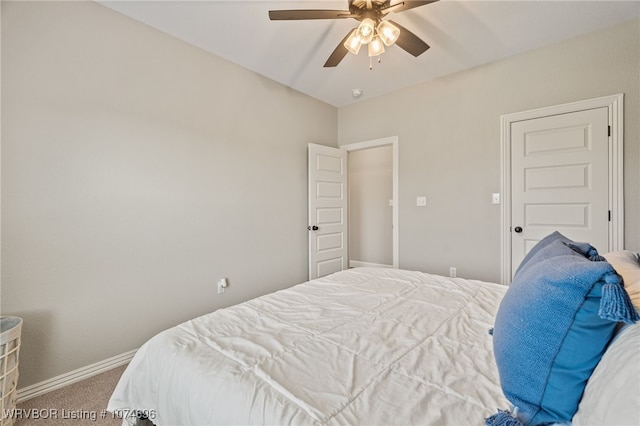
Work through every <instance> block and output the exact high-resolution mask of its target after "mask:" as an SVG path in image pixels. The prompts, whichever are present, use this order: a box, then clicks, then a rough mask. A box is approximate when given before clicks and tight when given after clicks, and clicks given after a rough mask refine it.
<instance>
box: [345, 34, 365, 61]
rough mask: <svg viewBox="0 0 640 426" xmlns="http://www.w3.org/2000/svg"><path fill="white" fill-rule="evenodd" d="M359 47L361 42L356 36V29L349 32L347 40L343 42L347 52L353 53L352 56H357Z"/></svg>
mask: <svg viewBox="0 0 640 426" xmlns="http://www.w3.org/2000/svg"><path fill="white" fill-rule="evenodd" d="M361 46H362V41H361V40H360V37H359V35H358V29H357V28H356V29H354V30H353V31H351V34H349V37H347V40H346V41H345V42H344V47H345V49H347V50H348V51H349V52H351V53H353V54H354V55H357V54H358V52H359V51H360V47H361Z"/></svg>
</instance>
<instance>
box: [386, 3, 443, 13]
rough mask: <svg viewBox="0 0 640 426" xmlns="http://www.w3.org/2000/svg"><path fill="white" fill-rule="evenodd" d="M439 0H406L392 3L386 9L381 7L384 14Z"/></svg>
mask: <svg viewBox="0 0 640 426" xmlns="http://www.w3.org/2000/svg"><path fill="white" fill-rule="evenodd" d="M437 1H438V0H405V1H402V2H399V3H396V4H392V5H390V6H388V7H385V8H384V9H380V12H381V13H382V15H383V16H384V15H386V14H387V13H391V12H402V11H404V10H409V9H413V8H416V7H420V6H424V5H426V4H429V3H435V2H437Z"/></svg>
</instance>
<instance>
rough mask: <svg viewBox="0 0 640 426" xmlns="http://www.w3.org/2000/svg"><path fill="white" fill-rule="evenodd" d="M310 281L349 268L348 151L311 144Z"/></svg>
mask: <svg viewBox="0 0 640 426" xmlns="http://www.w3.org/2000/svg"><path fill="white" fill-rule="evenodd" d="M308 162H309V279H310V280H311V279H314V278H318V277H322V276H324V275H328V274H331V273H333V272H337V271H341V270H343V269H346V268H347V265H348V259H347V253H348V251H347V151H346V150H344V149H339V148H332V147H328V146H324V145H316V144H309V160H308Z"/></svg>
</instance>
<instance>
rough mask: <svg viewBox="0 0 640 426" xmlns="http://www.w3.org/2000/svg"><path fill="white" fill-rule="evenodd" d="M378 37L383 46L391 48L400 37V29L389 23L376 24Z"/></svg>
mask: <svg viewBox="0 0 640 426" xmlns="http://www.w3.org/2000/svg"><path fill="white" fill-rule="evenodd" d="M378 36H380V39H381V40H382V42H383V43H384V44H385V46H391V45H392V44H393V43H395V42H396V40H398V37H400V28H398V27H396V26H395V25H393V24H392V23H391V22H389V21H382V22H380V24H378Z"/></svg>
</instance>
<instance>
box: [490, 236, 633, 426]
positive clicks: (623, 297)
mask: <svg viewBox="0 0 640 426" xmlns="http://www.w3.org/2000/svg"><path fill="white" fill-rule="evenodd" d="M554 234H555V233H554ZM552 235H553V234H552ZM539 244H541V245H542V246H541V247H537V246H536V247H534V249H532V251H533V252H534V253H533V254H532V255H531V256H528V258H525V260H526V262H524V261H523V264H521V267H520V268H518V272H517V273H516V275H515V277H514V279H513V282H512V283H511V285H510V286H509V289H508V290H507V292H506V294H505V297H504V299H503V300H502V302H501V304H500V307H499V309H498V313H497V315H496V321H495V325H494V328H493V347H494V356H495V360H496V364H497V366H498V372H499V374H500V384H501V386H502V389H503V392H504V394H505V396H506V397H507V399H508V400H509V401H510V402H511V403H512V404H513V407H512V408H511V411H510V412H509V411H499V412H498V413H497V414H495V415H493V416H491V417H489V418H488V419H486V423H487V425H494V426H497V425H509V424H513V425H517V424H523V425H536V424H546V423H562V422H570V421H571V419H572V417H573V415H574V414H575V412H576V411H577V409H578V403H579V402H580V398H581V397H582V392H583V391H584V387H585V386H586V383H587V380H588V379H589V377H590V376H591V373H592V372H593V370H594V369H595V367H596V365H597V364H598V362H599V361H600V358H601V357H602V355H603V353H604V351H605V349H606V347H607V345H608V343H609V341H610V340H611V337H612V335H613V332H614V330H615V328H616V322H617V321H624V322H629V323H631V322H635V321H637V320H638V319H639V318H638V314H637V313H636V311H635V310H634V309H633V305H632V304H631V301H630V300H629V297H628V295H627V294H626V292H625V291H624V289H623V288H622V285H621V280H620V277H619V276H618V275H617V274H616V272H615V270H614V269H613V267H612V266H611V265H610V264H609V263H607V262H606V261H602V260H601V259H602V258H601V257H600V256H598V255H597V251H596V250H595V249H594V248H593V247H591V246H590V245H588V244H576V243H573V242H572V241H571V240H568V239H567V238H566V237H564V236H562V235H560V234H558V235H553V236H549V238H548V239H543V240H542V241H540V243H539ZM585 254H586V255H588V256H590V258H591V259H593V260H590V259H589V258H587V257H585Z"/></svg>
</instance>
